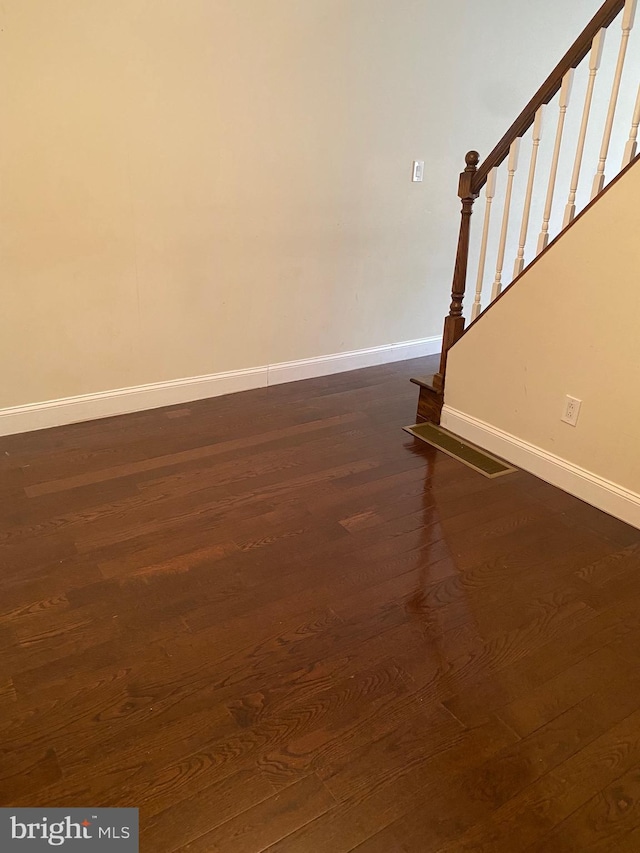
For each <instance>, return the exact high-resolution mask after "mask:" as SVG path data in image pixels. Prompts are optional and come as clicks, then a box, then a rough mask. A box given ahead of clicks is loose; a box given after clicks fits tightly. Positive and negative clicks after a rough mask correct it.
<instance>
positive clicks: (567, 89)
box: [537, 68, 573, 254]
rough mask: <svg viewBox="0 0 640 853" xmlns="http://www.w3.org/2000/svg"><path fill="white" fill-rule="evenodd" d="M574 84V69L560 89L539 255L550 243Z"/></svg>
mask: <svg viewBox="0 0 640 853" xmlns="http://www.w3.org/2000/svg"><path fill="white" fill-rule="evenodd" d="M572 84H573V68H571V69H569V71H567V73H566V74H565V75H564V77H563V79H562V86H561V87H560V113H559V115H558V127H557V130H556V141H555V144H554V146H553V159H552V161H551V172H550V174H549V186H548V188H547V198H546V201H545V205H544V214H543V219H542V231H541V232H540V236H539V237H538V251H537V254H540V252H541V251H542V250H543V249H544V248H546V246H547V243H548V242H549V222H550V221H551V211H552V209H553V195H554V193H555V190H556V179H557V177H558V163H559V161H560V149H561V147H562V136H563V134H564V122H565V118H566V115H567V109H568V108H569V98H570V96H571V86H572Z"/></svg>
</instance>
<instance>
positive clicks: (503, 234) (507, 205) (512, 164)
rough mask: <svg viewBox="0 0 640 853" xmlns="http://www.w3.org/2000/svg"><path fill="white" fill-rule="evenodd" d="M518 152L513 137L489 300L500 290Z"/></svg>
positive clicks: (517, 140) (517, 141)
mask: <svg viewBox="0 0 640 853" xmlns="http://www.w3.org/2000/svg"><path fill="white" fill-rule="evenodd" d="M519 153H520V138H519V137H518V138H517V139H514V141H513V142H512V143H511V148H510V149H509V162H508V164H507V171H508V177H507V192H506V195H505V199H504V213H503V215H502V229H501V231H500V244H499V246H498V261H497V264H496V277H495V279H494V282H493V288H492V290H491V301H492V302H493V300H494V299H495V298H496V297H497V296H498V295H499V294H500V292H501V291H502V269H503V267H504V255H505V252H506V249H507V232H508V230H509V213H510V211H511V196H512V194H513V179H514V177H515V174H516V169H517V168H518V154H519Z"/></svg>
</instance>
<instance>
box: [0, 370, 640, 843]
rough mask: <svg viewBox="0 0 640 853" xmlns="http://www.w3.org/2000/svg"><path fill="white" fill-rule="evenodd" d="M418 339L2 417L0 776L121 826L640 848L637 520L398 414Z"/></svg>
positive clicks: (156, 839)
mask: <svg viewBox="0 0 640 853" xmlns="http://www.w3.org/2000/svg"><path fill="white" fill-rule="evenodd" d="M433 369H434V360H433V359H423V360H417V361H415V362H405V363H399V364H391V365H382V366H380V367H375V368H369V369H367V370H361V371H355V372H352V373H345V374H340V375H337V376H332V377H323V378H320V379H313V380H309V381H305V382H299V383H292V384H289V385H282V386H276V387H272V388H268V389H260V390H257V391H249V392H246V393H242V394H237V395H232V396H228V397H222V398H217V399H211V400H203V401H200V402H196V403H190V404H181V405H179V406H174V407H171V408H167V409H159V410H155V411H149V412H140V413H136V414H132V415H126V416H123V417H118V418H109V419H105V420H101V421H95V422H91V423H84V424H75V425H71V426H68V427H61V428H58V429H52V430H47V431H43V432H39V433H29V434H25V435H18V436H8V437H5V438H0V554H1V557H0V662H1V664H2V665H1V667H0V804H1V805H6V806H41V807H46V806H71V805H91V806H96V807H98V806H118V805H119V806H134V807H138V808H139V809H140V824H141V850H142V851H144V853H178V852H179V851H180V853H186V851H191V852H192V853H211V852H212V851H222V853H267V851H268V853H395V851H404V853H430V851H433V853H436V851H450V852H451V853H453V851H455V853H459V851H471V850H473V851H480V850H482V851H487V853H489V851H490V853H498V851H505V853H520V851H531V853H533V851H539V853H551V851H576V850H580V851H582V850H625V851H627V850H628V851H636V850H640V781H639V780H640V674H639V673H638V671H637V660H638V657H639V655H640V531H638V530H635V529H633V528H631V527H628V526H627V525H625V524H623V523H621V522H619V521H617V520H616V519H613V518H611V517H609V516H607V515H605V514H604V513H602V512H600V511H598V510H596V509H593V508H592V507H589V506H587V505H586V504H584V503H582V502H580V501H578V500H576V499H575V498H573V497H571V496H568V495H566V494H565V493H563V492H560V491H558V490H557V489H554V488H553V487H551V486H549V485H548V484H546V483H543V482H541V481H539V480H537V479H536V478H534V477H532V476H530V475H528V474H526V473H524V472H520V471H518V472H516V473H515V474H512V475H509V476H506V477H503V478H499V479H497V480H489V479H486V478H484V477H483V476H481V475H480V474H477V473H475V472H474V471H471V470H470V469H469V468H466V467H465V466H463V465H462V464H460V463H458V462H457V461H455V460H454V459H452V458H450V457H448V456H446V455H444V454H442V453H440V452H438V451H437V450H435V449H434V448H432V447H430V446H428V445H426V444H424V443H422V442H419V441H417V440H416V439H413V438H412V437H410V436H408V435H407V434H405V433H403V432H402V430H401V427H402V426H404V425H407V424H410V423H412V422H413V420H414V415H415V405H416V392H415V388H414V386H413V385H410V383H409V382H408V377H409V376H411V375H413V374H416V373H428V372H429V371H431V372H433Z"/></svg>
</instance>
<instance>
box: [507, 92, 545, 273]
mask: <svg viewBox="0 0 640 853" xmlns="http://www.w3.org/2000/svg"><path fill="white" fill-rule="evenodd" d="M543 115H544V106H542V107H540V109H539V110H538V112H537V113H536V117H535V120H534V122H533V148H532V150H531V163H530V165H529V180H528V181H527V193H526V195H525V199H524V210H523V212H522V226H521V228H520V243H519V244H518V256H517V257H516V262H515V265H514V267H513V277H514V278H516V277H517V276H519V275H520V273H521V272H522V270H523V269H524V247H525V246H526V244H527V232H528V230H529V216H530V215H531V199H532V198H533V184H534V181H535V178H536V166H537V163H538V150H539V148H540V140H541V139H542V117H543Z"/></svg>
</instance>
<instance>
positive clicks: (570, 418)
mask: <svg viewBox="0 0 640 853" xmlns="http://www.w3.org/2000/svg"><path fill="white" fill-rule="evenodd" d="M581 405H582V400H578V399H577V398H576V397H570V396H569V395H568V394H567V396H566V397H565V399H564V410H563V414H562V417H561V418H560V420H561V421H564V423H565V424H569V425H570V426H573V427H574V426H576V425H577V423H578V417H579V415H580V406H581Z"/></svg>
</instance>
